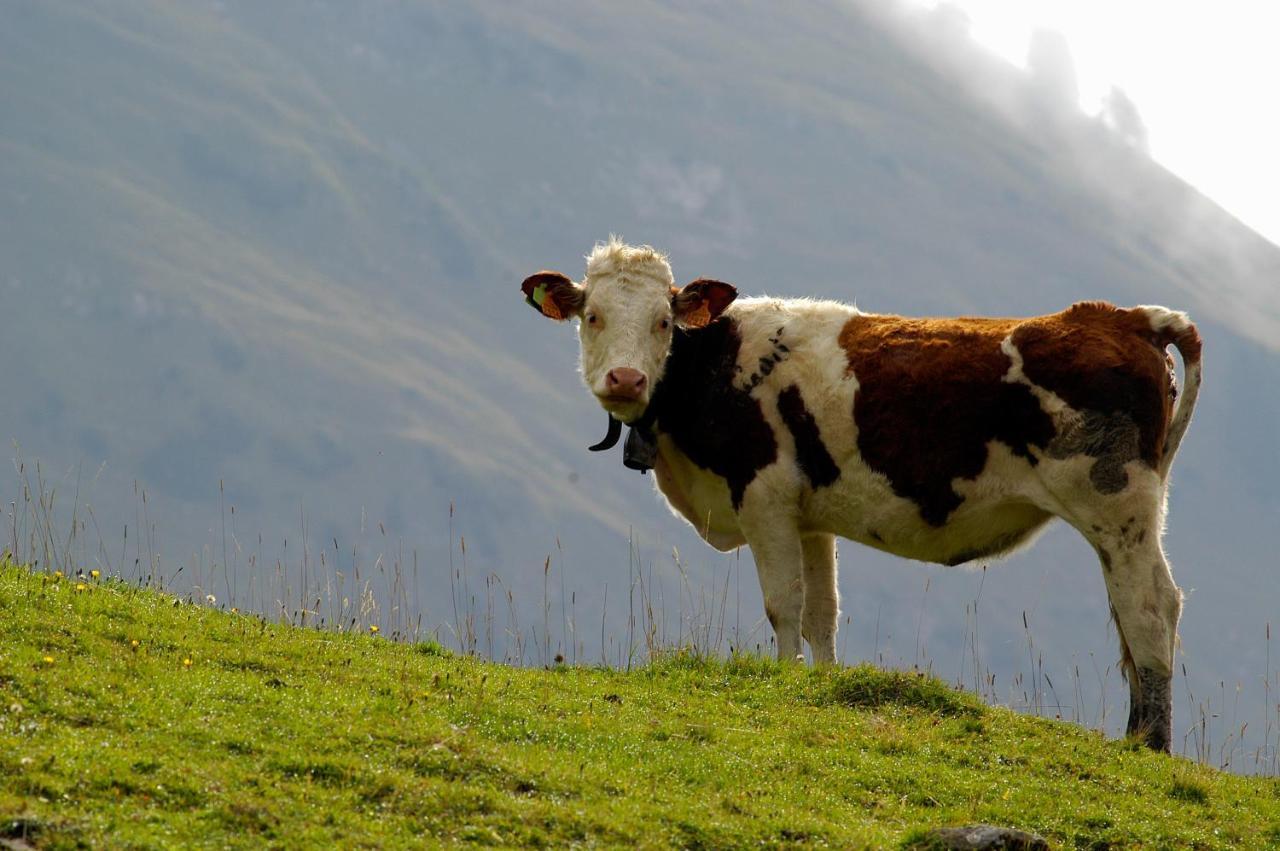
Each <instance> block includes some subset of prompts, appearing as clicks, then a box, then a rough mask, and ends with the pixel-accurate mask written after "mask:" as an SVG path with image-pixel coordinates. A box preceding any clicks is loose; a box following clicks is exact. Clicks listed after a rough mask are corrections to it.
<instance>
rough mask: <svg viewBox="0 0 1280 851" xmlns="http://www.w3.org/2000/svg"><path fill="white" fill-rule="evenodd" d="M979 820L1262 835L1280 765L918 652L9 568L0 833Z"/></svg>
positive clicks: (1101, 834) (1060, 830)
mask: <svg viewBox="0 0 1280 851" xmlns="http://www.w3.org/2000/svg"><path fill="white" fill-rule="evenodd" d="M81 584H82V585H83V590H77V586H78V585H81ZM135 642H136V644H135ZM187 660H190V661H189V663H188V661H187ZM975 821H985V822H993V823H998V824H1003V825H1009V826H1014V827H1019V828H1023V829H1027V830H1032V831H1035V832H1038V833H1040V834H1042V835H1044V836H1046V837H1047V838H1049V839H1050V840H1051V841H1052V842H1053V843H1054V845H1055V846H1058V847H1066V848H1072V847H1077V848H1118V847H1130V846H1141V847H1149V848H1169V847H1179V848H1193V847H1203V848H1228V847H1247V848H1257V847H1267V846H1268V844H1270V845H1280V783H1277V781H1275V780H1265V779H1259V778H1245V777H1237V776H1232V775H1227V774H1221V773H1218V772H1216V771H1213V770H1211V769H1207V768H1203V767H1199V766H1197V765H1194V764H1191V763H1189V762H1187V761H1185V760H1181V759H1173V758H1169V757H1164V756H1160V755H1156V754H1153V753H1149V752H1147V751H1146V750H1144V749H1142V748H1141V747H1137V746H1135V745H1133V744H1132V743H1128V742H1114V741H1104V740H1103V739H1102V738H1101V737H1100V736H1099V735H1097V734H1096V733H1092V732H1088V731H1085V730H1082V729H1079V728H1077V727H1074V726H1071V725H1067V724H1061V723H1054V722H1050V721H1044V720H1039V719H1034V718H1027V717H1023V716H1019V715H1016V714H1014V713H1012V712H1008V711H1004V710H1000V709H991V708H987V707H985V706H983V705H982V704H981V703H980V702H978V701H977V700H975V699H973V698H972V697H970V696H968V695H964V694H961V693H958V692H955V691H953V690H951V689H950V688H948V687H947V686H945V685H943V684H941V683H939V682H937V681H935V680H931V679H928V678H924V677H921V676H917V675H915V674H908V673H892V672H883V671H877V670H875V669H872V668H869V667H860V668H852V669H840V670H827V671H813V670H807V669H803V668H799V667H794V666H779V665H776V664H773V663H768V662H762V661H759V660H755V659H737V660H732V661H706V660H700V659H696V658H692V657H688V656H680V655H674V656H672V657H671V658H669V659H667V660H665V661H662V662H660V663H657V664H654V665H651V666H649V667H646V668H644V669H641V670H638V671H634V672H631V673H622V672H618V671H612V670H600V669H592V668H571V667H563V668H557V669H555V670H550V671H547V670H517V669H512V668H507V667H502V666H499V665H495V664H491V663H485V662H480V661H476V660H472V659H466V658H460V657H457V656H454V655H451V654H449V653H447V652H445V651H443V650H441V649H440V648H439V647H438V646H436V645H434V644H423V645H416V646H410V645H401V644H394V643H392V642H389V641H385V640H383V639H381V638H378V637H375V636H370V635H342V634H335V633H326V632H319V631H312V630H303V629H296V628H290V627H285V626H279V625H273V624H267V623H264V622H263V621H262V620H260V619H259V618H257V617H252V616H247V615H237V614H231V613H227V612H220V611H215V610H212V609H210V608H207V607H204V606H196V605H191V604H189V603H186V602H179V601H177V600H175V598H173V597H172V596H168V595H164V594H160V593H156V592H153V591H146V590H139V589H136V588H133V587H130V586H128V585H125V584H123V583H120V582H116V581H107V580H105V579H104V580H101V581H99V580H93V579H87V578H86V579H83V580H81V579H77V578H61V579H54V578H53V577H51V576H49V575H45V574H39V573H33V572H31V571H29V570H26V569H24V568H20V567H16V566H14V565H11V564H7V563H6V564H3V565H0V839H3V838H6V837H10V838H11V837H14V836H17V835H20V834H22V833H23V832H24V831H25V832H26V835H27V837H28V839H27V840H26V841H28V842H30V843H31V844H32V845H34V846H36V847H54V848H56V847H72V846H76V845H87V846H93V847H98V846H112V847H130V846H135V847H142V846H152V847H168V846H174V845H182V846H192V845H194V846H204V845H208V846H219V847H223V846H232V847H260V846H262V845H264V844H265V845H277V846H323V845H332V844H342V845H345V846H357V847H359V846H364V847H397V846H410V845H415V844H419V843H421V842H423V841H424V839H425V840H430V841H433V842H434V843H437V844H455V843H456V844H462V843H471V844H475V845H477V846H484V847H489V846H544V847H564V846H567V845H572V844H576V845H580V846H606V847H616V846H640V847H667V846H683V847H689V848H722V847H745V846H749V845H750V846H765V847H785V846H800V845H823V844H825V845H828V846H831V847H876V848H880V847H898V846H902V845H904V844H905V843H910V842H911V841H912V840H913V839H915V838H918V837H919V836H920V834H921V832H922V831H923V830H925V829H927V828H931V827H935V826H944V825H956V824H965V823H970V822H975Z"/></svg>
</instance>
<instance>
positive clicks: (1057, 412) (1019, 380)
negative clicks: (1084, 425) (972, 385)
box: [1000, 334, 1079, 423]
mask: <svg viewBox="0 0 1280 851" xmlns="http://www.w3.org/2000/svg"><path fill="white" fill-rule="evenodd" d="M1000 351H1002V352H1004V354H1005V356H1006V357H1008V358H1009V371H1008V372H1006V373H1005V374H1004V378H1002V379H1001V380H1002V381H1004V382H1005V383H1006V384H1025V385H1026V386H1027V387H1029V388H1031V395H1033V396H1035V397H1036V399H1038V400H1039V401H1040V409H1041V410H1042V411H1044V412H1045V413H1046V414H1048V415H1049V416H1050V417H1052V418H1053V419H1054V422H1055V423H1057V422H1058V420H1059V419H1060V418H1062V417H1064V416H1067V417H1075V418H1079V414H1076V413H1075V412H1074V411H1072V410H1071V407H1070V406H1069V405H1068V404H1067V403H1066V402H1065V401H1064V400H1063V399H1062V397H1061V396H1059V395H1058V394H1057V393H1054V392H1053V391H1051V390H1046V389H1045V388H1043V387H1041V386H1040V385H1039V384H1036V383H1034V382H1033V381H1032V380H1031V379H1030V378H1027V374H1026V373H1025V372H1023V368H1022V365H1023V364H1022V352H1020V351H1018V347H1017V346H1015V345H1014V344H1013V335H1012V334H1010V335H1009V336H1007V337H1005V338H1004V339H1003V340H1001V341H1000Z"/></svg>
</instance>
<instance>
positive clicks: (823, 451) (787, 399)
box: [778, 384, 840, 488]
mask: <svg viewBox="0 0 1280 851" xmlns="http://www.w3.org/2000/svg"><path fill="white" fill-rule="evenodd" d="M778 415H779V416H781V417H782V421H783V422H784V423H786V425H787V429H788V430H790V432H791V437H792V438H793V439H794V440H795V444H796V463H797V464H798V465H799V466H800V470H801V472H803V473H804V474H805V477H806V478H808V480H809V484H810V485H811V486H812V487H815V488H820V487H824V486H826V485H829V484H831V483H832V482H834V481H835V480H836V479H838V478H840V468H839V467H837V466H836V462H835V461H833V460H831V453H830V452H828V451H827V446H826V444H824V443H823V442H822V434H821V433H820V432H819V431H818V421H817V420H815V419H814V418H813V414H811V413H809V409H808V408H807V407H805V404H804V397H802V396H801V395H800V388H799V387H798V386H796V385H794V384H792V385H791V386H790V387H788V388H787V389H786V390H783V391H782V392H781V393H779V394H778Z"/></svg>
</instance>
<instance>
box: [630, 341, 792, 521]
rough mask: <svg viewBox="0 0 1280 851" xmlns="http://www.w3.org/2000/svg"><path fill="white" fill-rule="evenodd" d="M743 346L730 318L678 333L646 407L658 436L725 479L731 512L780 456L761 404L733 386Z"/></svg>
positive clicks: (647, 415) (703, 467)
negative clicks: (756, 476)
mask: <svg viewBox="0 0 1280 851" xmlns="http://www.w3.org/2000/svg"><path fill="white" fill-rule="evenodd" d="M741 348H742V337H741V331H740V327H739V325H738V323H737V322H736V321H735V320H734V319H732V318H730V317H724V318H722V319H720V320H718V321H716V322H713V323H712V324H711V325H709V326H707V327H706V328H701V329H698V330H695V331H685V330H682V329H677V330H676V332H675V335H674V336H673V338H672V343H671V354H670V355H669V356H668V358H667V366H666V370H665V371H664V373H663V377H662V381H661V382H659V384H658V386H657V388H656V389H655V391H654V395H653V400H652V402H651V403H650V405H649V408H650V410H651V411H652V416H653V421H654V425H655V428H656V429H657V430H658V431H659V432H660V433H662V434H665V435H667V436H669V437H670V438H671V441H672V442H673V443H674V444H675V446H676V448H678V449H679V450H680V451H681V452H683V453H684V454H685V455H686V456H688V458H689V459H690V460H691V461H692V462H693V463H694V464H696V465H697V466H698V467H700V468H702V469H704V470H708V471H710V472H712V473H715V474H716V475H718V476H721V477H722V478H724V480H725V481H726V483H727V484H728V485H729V493H730V496H731V497H732V499H733V504H734V507H735V508H737V506H738V505H739V504H740V503H741V501H742V493H743V491H744V490H745V489H746V486H747V484H749V483H750V482H751V480H752V479H753V478H755V474H756V471H757V470H759V469H761V468H762V467H765V466H768V465H769V464H770V463H772V462H773V461H774V459H776V458H777V453H778V445H777V441H776V440H775V438H774V435H773V430H772V429H771V428H769V424H768V423H767V422H766V421H765V418H764V413H763V411H762V410H761V407H760V402H759V401H758V400H756V399H754V398H752V396H751V394H750V393H749V392H748V391H746V390H743V389H742V388H740V387H738V386H737V385H736V384H735V382H734V379H735V378H736V376H737V375H738V372H739V370H738V353H739V351H740V350H741ZM645 416H646V419H647V418H648V417H649V412H648V411H646V415H645Z"/></svg>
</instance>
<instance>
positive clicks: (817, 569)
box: [801, 535, 840, 664]
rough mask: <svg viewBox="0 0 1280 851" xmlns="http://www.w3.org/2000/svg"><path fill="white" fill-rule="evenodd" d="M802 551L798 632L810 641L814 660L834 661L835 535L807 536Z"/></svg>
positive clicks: (836, 607)
mask: <svg viewBox="0 0 1280 851" xmlns="http://www.w3.org/2000/svg"><path fill="white" fill-rule="evenodd" d="M801 543H802V546H803V550H804V616H803V618H802V620H801V632H802V634H803V635H804V639H805V641H808V642H809V650H810V652H812V653H813V661H814V662H815V663H818V664H830V663H833V662H835V661H836V630H837V629H839V624H838V622H839V618H840V592H839V591H838V590H837V588H836V538H835V535H806V536H805V537H804V538H803V540H802V542H801Z"/></svg>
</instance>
